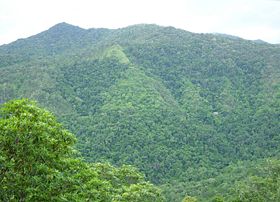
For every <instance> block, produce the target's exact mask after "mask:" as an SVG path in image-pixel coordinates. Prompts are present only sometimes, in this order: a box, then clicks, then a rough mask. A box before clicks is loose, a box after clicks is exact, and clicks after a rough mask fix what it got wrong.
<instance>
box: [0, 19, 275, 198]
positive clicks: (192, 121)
mask: <svg viewBox="0 0 280 202" xmlns="http://www.w3.org/2000/svg"><path fill="white" fill-rule="evenodd" d="M279 61H280V46H279V45H271V44H268V43H258V42H254V41H246V40H243V39H240V38H237V37H228V36H224V35H212V34H193V33H190V32H186V31H183V30H178V29H175V28H172V27H159V26H156V25H137V26H130V27H127V28H123V29H116V30H109V29H89V30H84V29H81V28H79V27H75V26H71V25H68V24H66V23H62V24H58V25H56V26H54V27H52V28H50V29H49V30H47V31H45V32H42V33H40V34H38V35H35V36H33V37H30V38H27V39H23V40H18V41H16V42H14V43H12V44H9V45H5V46H1V47H0V68H1V71H0V78H1V79H0V102H4V101H7V100H10V99H13V98H19V97H28V98H32V99H35V100H37V101H38V102H39V103H40V104H41V105H43V106H44V107H47V108H48V109H49V110H51V111H53V112H54V113H55V114H56V115H57V116H58V119H59V120H60V121H61V122H63V124H64V125H65V126H66V127H67V129H69V130H70V131H71V132H73V133H74V134H76V135H77V138H78V144H77V149H78V150H79V151H80V152H81V153H82V155H83V157H84V158H85V159H86V160H87V161H89V162H100V161H102V162H108V161H109V162H110V163H112V164H114V165H118V166H120V165H122V164H132V165H134V166H136V167H138V168H139V169H140V170H141V171H143V172H144V173H145V175H146V176H147V177H148V179H149V180H151V181H152V182H154V183H157V184H161V185H162V187H164V189H165V193H166V196H167V198H168V200H172V201H181V200H182V199H183V198H184V197H185V195H186V194H187V195H189V198H186V199H188V200H194V199H193V198H192V197H196V198H197V199H199V200H206V201H207V200H209V198H213V197H214V196H215V195H217V197H218V198H217V200H220V199H219V193H220V195H224V193H226V192H227V191H226V190H227V189H226V188H222V186H223V180H224V179H226V178H228V181H230V177H229V176H228V175H227V173H233V175H236V176H238V172H235V169H233V171H232V172H231V168H236V169H237V170H238V169H239V168H240V169H241V168H242V169H243V170H244V171H242V172H241V173H246V172H247V166H242V165H243V163H244V164H245V165H247V162H250V161H252V164H254V163H256V162H258V161H259V160H261V159H264V158H269V157H277V156H278V155H279V153H280V138H279V137H280V136H279V135H280V134H279V133H280V128H279V122H280V117H279V115H280V82H279V80H280V69H279V67H280V62H279ZM244 176H246V175H244ZM213 182H215V183H213ZM229 184H230V183H229ZM203 186H205V187H206V188H207V187H208V186H209V192H208V191H205V189H204V188H202V187H203ZM226 187H227V186H226ZM214 190H216V192H215V191H214ZM202 193H203V194H202ZM225 197H227V196H225Z"/></svg>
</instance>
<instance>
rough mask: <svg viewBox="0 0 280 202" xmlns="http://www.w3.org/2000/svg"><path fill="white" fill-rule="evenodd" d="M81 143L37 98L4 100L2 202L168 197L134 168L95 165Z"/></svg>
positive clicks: (0, 127)
mask: <svg viewBox="0 0 280 202" xmlns="http://www.w3.org/2000/svg"><path fill="white" fill-rule="evenodd" d="M75 141H76V139H75V137H74V135H73V134H71V133H70V132H68V131H67V130H65V129H64V128H63V127H62V125H61V124H59V123H58V122H57V121H56V119H55V117H54V116H53V115H52V114H51V113H50V112H48V111H46V110H44V109H41V108H39V107H38V106H37V105H36V103H35V102H32V101H29V100H26V99H22V100H14V101H10V102H8V103H6V104H4V105H3V106H2V107H1V111H0V201H141V200H140V199H139V197H140V198H141V197H142V198H143V199H142V201H163V198H162V197H161V194H160V191H159V189H157V188H156V187H155V186H153V185H152V184H150V183H148V182H145V180H144V177H143V176H142V175H141V174H140V173H139V172H138V171H137V170H135V169H134V168H132V167H129V166H125V167H122V168H119V169H118V168H114V167H112V166H110V165H109V164H94V165H90V164H87V163H85V162H83V161H82V160H81V159H79V158H77V157H75V150H74V149H73V146H74V143H75ZM104 168H107V169H104ZM111 171H114V172H111ZM116 183H117V184H116ZM128 196H130V197H128ZM146 199H148V200H146Z"/></svg>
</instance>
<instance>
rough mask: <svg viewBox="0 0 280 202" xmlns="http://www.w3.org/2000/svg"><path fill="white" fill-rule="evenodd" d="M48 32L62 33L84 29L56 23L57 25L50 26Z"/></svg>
mask: <svg viewBox="0 0 280 202" xmlns="http://www.w3.org/2000/svg"><path fill="white" fill-rule="evenodd" d="M50 30H52V31H53V30H57V31H62V30H84V29H83V28H80V27H78V26H75V25H71V24H68V23H66V22H61V23H58V24H56V25H54V26H52V27H51V28H49V29H48V30H47V31H50Z"/></svg>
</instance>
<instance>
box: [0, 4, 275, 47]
mask: <svg viewBox="0 0 280 202" xmlns="http://www.w3.org/2000/svg"><path fill="white" fill-rule="evenodd" d="M60 22H67V23H69V24H73V25H77V26H79V27H82V28H100V27H104V28H121V27H126V26H128V25H134V24H142V23H148V24H158V25H162V26H173V27H176V28H181V29H184V30H187V31H191V32H196V33H224V34H230V35H235V36H239V37H242V38H245V39H249V40H256V39H261V40H264V41H267V42H269V43H279V44H280V0H0V45H2V44H7V43H10V42H12V41H15V40H16V39H19V38H26V37H29V36H31V35H35V34H37V33H39V32H42V31H44V30H46V29H48V28H50V27H51V26H53V25H55V24H57V23H60Z"/></svg>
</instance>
